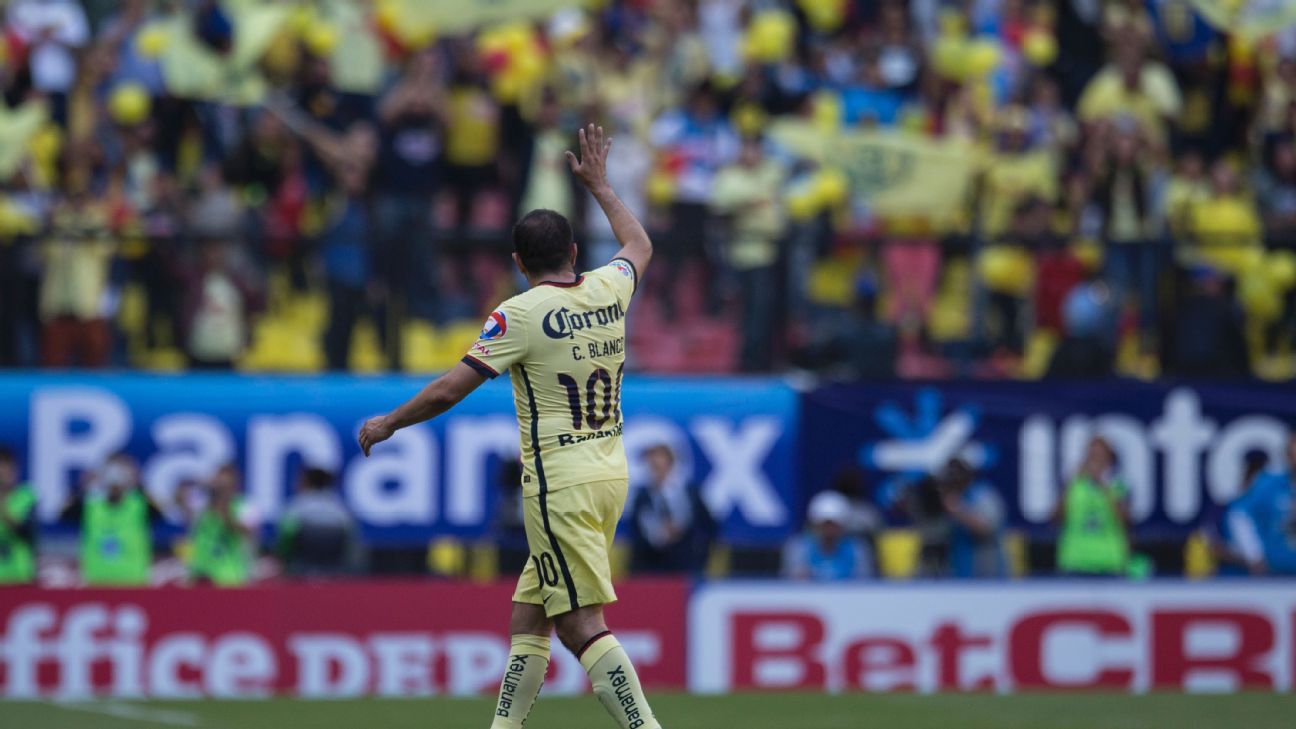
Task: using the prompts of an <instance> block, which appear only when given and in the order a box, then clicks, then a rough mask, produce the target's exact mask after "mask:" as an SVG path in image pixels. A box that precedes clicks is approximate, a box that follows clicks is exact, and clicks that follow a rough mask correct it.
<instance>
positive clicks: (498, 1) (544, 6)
mask: <svg viewBox="0 0 1296 729" xmlns="http://www.w3.org/2000/svg"><path fill="white" fill-rule="evenodd" d="M594 4H596V3H595V2H594V0H459V1H458V2H437V1H436V0H392V2H391V5H392V12H393V13H394V14H395V19H396V20H397V21H398V22H400V23H401V25H402V27H406V28H409V29H410V30H411V31H420V30H424V29H426V30H434V31H436V32H437V33H440V34H441V35H455V34H458V33H466V32H468V31H471V30H473V29H475V28H477V27H480V26H482V25H487V24H490V23H499V22H503V21H507V20H534V19H536V18H543V17H546V16H548V15H552V14H553V13H554V12H556V11H558V10H562V9H563V8H579V7H589V6H591V5H594Z"/></svg>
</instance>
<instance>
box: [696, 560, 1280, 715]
mask: <svg viewBox="0 0 1296 729" xmlns="http://www.w3.org/2000/svg"><path fill="white" fill-rule="evenodd" d="M689 635H690V636H691V640H690V644H689V687H690V688H691V689H693V690H695V691H700V692H725V691H733V690H769V689H797V690H827V691H852V690H853V691H1029V690H1067V689H1100V690H1108V691H1135V692H1141V691H1148V690H1170V691H1233V690H1239V689H1251V690H1279V691H1290V690H1291V689H1292V688H1293V680H1294V677H1293V672H1296V583H1293V582H1245V583H1243V582H1216V583H1160V582H1153V583H1145V584H1130V583H1120V582H1045V583H1032V584H1003V583H980V584H969V583H963V584H959V583H943V584H913V585H876V584H875V585H859V584H856V585H815V586H807V585H794V584H789V583H760V584H757V583H739V584H711V585H706V586H703V587H700V588H699V589H698V590H697V591H696V592H695V593H694V596H693V599H692V602H691V603H690V612H689Z"/></svg>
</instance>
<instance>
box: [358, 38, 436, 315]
mask: <svg viewBox="0 0 1296 729" xmlns="http://www.w3.org/2000/svg"><path fill="white" fill-rule="evenodd" d="M438 59H439V56H438V55H437V52H436V51H435V50H433V49H427V50H423V51H420V52H419V53H417V54H415V55H414V56H413V57H412V58H410V60H409V62H408V64H407V65H406V68H405V73H404V75H402V76H401V77H400V79H399V80H398V81H397V82H396V84H395V85H394V86H392V88H391V90H389V91H388V92H387V93H386V95H384V96H383V98H382V101H381V102H379V105H378V123H379V132H380V134H379V147H378V161H377V165H376V167H375V173H376V174H375V175H374V224H375V226H376V230H375V235H376V238H377V241H378V245H379V247H380V249H381V250H382V253H383V257H382V260H383V264H384V265H383V268H384V269H385V270H384V271H383V277H384V278H385V279H386V280H387V282H388V285H390V286H391V287H392V292H393V293H394V294H396V295H397V296H398V297H399V298H401V299H403V303H404V308H405V309H406V310H407V311H408V312H409V313H410V314H412V315H414V316H418V317H421V318H425V319H431V318H434V317H435V315H436V290H435V287H434V285H433V284H434V282H435V281H436V280H437V276H438V269H437V262H438V259H439V254H440V251H439V250H438V245H437V241H436V240H434V239H433V235H432V205H433V200H434V198H435V197H436V195H437V193H438V192H439V191H440V189H441V177H442V171H441V163H442V154H443V141H444V138H445V122H444V119H443V117H442V115H443V114H444V112H445V103H444V102H445V99H444V92H443V91H442V85H441V84H442V81H441V78H440V76H441V68H440V63H439V61H438Z"/></svg>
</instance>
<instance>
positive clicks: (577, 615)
mask: <svg viewBox="0 0 1296 729" xmlns="http://www.w3.org/2000/svg"><path fill="white" fill-rule="evenodd" d="M554 629H555V630H556V631H557V633H558V640H560V641H562V644H563V645H564V646H566V647H567V650H569V651H571V652H572V653H578V652H579V651H580V650H581V648H584V647H585V643H586V642H588V641H589V639H590V638H592V637H594V636H596V635H598V634H599V633H603V632H606V631H607V625H606V624H605V623H604V622H603V612H602V611H601V610H598V609H596V608H581V609H579V610H573V611H571V612H569V613H563V614H562V615H558V616H556V617H555V618H554Z"/></svg>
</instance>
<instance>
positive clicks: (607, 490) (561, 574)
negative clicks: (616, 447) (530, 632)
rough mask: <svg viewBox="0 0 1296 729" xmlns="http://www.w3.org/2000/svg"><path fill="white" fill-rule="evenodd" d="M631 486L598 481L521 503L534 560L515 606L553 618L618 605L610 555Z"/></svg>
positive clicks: (525, 573) (523, 578) (516, 595)
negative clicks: (535, 608) (523, 605)
mask: <svg viewBox="0 0 1296 729" xmlns="http://www.w3.org/2000/svg"><path fill="white" fill-rule="evenodd" d="M628 486H629V484H628V483H627V482H626V481H625V480H624V479H621V480H616V481H595V482H593V483H585V484H580V485H578V486H568V487H567V488H563V489H559V490H557V491H553V492H548V493H542V494H538V495H535V496H528V497H526V498H524V499H523V500H522V501H523V505H522V512H523V517H524V520H525V522H526V535H527V546H528V547H530V549H531V558H530V559H529V560H527V565H526V568H525V569H523V570H522V576H521V577H520V578H519V579H518V584H517V590H515V591H514V592H513V601H514V602H523V603H528V604H531V605H543V606H544V609H545V615H547V616H549V617H553V616H555V615H560V614H562V613H565V612H568V611H570V610H575V609H576V608H578V607H587V606H589V605H605V604H607V603H611V602H616V592H614V591H613V590H612V566H611V564H610V563H609V561H608V552H609V551H610V550H611V549H612V537H613V536H614V535H615V534H616V526H617V521H618V520H620V518H621V511H622V509H624V508H625V500H626V491H627V490H628Z"/></svg>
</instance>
